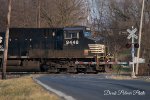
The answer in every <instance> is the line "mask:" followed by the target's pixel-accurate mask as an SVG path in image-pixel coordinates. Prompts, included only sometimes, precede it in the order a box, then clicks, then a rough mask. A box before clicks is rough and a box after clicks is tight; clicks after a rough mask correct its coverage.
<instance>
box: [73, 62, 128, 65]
mask: <svg viewBox="0 0 150 100" xmlns="http://www.w3.org/2000/svg"><path fill="white" fill-rule="evenodd" d="M75 64H76V65H96V64H97V62H82V61H76V62H75ZM98 64H106V65H127V64H129V63H128V62H99V63H98Z"/></svg>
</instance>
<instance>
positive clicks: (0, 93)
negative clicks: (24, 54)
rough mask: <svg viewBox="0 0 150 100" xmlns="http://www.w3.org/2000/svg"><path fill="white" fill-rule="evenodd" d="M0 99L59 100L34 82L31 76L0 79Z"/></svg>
mask: <svg viewBox="0 0 150 100" xmlns="http://www.w3.org/2000/svg"><path fill="white" fill-rule="evenodd" d="M0 100H60V99H59V97H57V96H56V95H55V94H53V93H50V92H48V91H46V90H44V89H43V88H42V87H41V86H39V85H38V84H36V83H35V82H34V81H33V80H32V78H31V76H30V77H29V76H28V77H27V76H26V77H21V78H16V79H8V80H0Z"/></svg>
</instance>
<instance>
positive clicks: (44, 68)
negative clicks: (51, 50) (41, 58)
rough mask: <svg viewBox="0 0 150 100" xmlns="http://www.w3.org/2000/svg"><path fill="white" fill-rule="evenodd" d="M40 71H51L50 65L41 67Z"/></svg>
mask: <svg viewBox="0 0 150 100" xmlns="http://www.w3.org/2000/svg"><path fill="white" fill-rule="evenodd" d="M40 69H41V72H47V71H48V69H49V66H48V65H41V66H40Z"/></svg>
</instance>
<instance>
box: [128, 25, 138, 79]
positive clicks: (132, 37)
mask: <svg viewBox="0 0 150 100" xmlns="http://www.w3.org/2000/svg"><path fill="white" fill-rule="evenodd" d="M136 31H137V28H135V29H133V27H132V30H130V29H127V32H129V33H130V34H129V36H128V37H127V39H132V50H131V54H132V77H133V78H135V77H136V76H135V72H134V64H135V61H134V58H135V57H134V53H135V50H134V45H135V43H134V39H138V36H137V35H135V32H136Z"/></svg>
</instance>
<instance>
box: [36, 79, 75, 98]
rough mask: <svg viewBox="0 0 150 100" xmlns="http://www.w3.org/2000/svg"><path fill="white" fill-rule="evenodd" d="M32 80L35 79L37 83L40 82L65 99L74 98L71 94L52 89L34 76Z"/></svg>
mask: <svg viewBox="0 0 150 100" xmlns="http://www.w3.org/2000/svg"><path fill="white" fill-rule="evenodd" d="M33 80H34V81H36V82H37V83H38V84H40V85H41V86H43V87H44V88H45V89H47V90H49V91H51V92H54V93H56V94H57V95H58V96H60V97H63V98H64V99H65V100H76V99H75V98H73V97H72V96H69V95H67V94H65V93H63V92H61V91H59V90H56V89H53V88H52V87H50V86H48V85H46V84H44V83H42V82H41V81H39V80H37V79H36V78H33Z"/></svg>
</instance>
